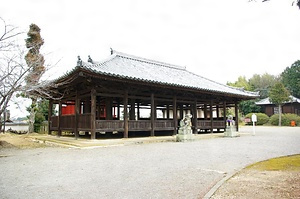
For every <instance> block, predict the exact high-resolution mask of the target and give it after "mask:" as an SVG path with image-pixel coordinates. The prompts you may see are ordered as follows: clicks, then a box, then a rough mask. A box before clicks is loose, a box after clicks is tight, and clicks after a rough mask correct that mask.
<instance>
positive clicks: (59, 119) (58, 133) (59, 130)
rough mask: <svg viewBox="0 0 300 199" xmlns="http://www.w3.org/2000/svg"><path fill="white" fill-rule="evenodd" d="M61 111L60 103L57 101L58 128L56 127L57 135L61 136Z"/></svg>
mask: <svg viewBox="0 0 300 199" xmlns="http://www.w3.org/2000/svg"><path fill="white" fill-rule="evenodd" d="M61 113H62V103H61V101H59V103H58V121H57V122H58V128H57V136H58V137H60V136H61V128H60V126H61V125H60V123H61Z"/></svg>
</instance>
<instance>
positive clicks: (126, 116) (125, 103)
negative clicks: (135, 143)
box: [123, 91, 128, 138]
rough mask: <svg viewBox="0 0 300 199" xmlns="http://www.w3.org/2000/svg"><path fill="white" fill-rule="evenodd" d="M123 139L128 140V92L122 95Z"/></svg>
mask: <svg viewBox="0 0 300 199" xmlns="http://www.w3.org/2000/svg"><path fill="white" fill-rule="evenodd" d="M123 137H124V138H128V91H126V92H125V95H124V136H123Z"/></svg>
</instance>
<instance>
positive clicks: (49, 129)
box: [48, 100, 53, 135]
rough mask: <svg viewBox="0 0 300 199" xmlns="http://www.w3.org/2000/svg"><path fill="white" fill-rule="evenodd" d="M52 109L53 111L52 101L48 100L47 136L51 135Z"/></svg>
mask: <svg viewBox="0 0 300 199" xmlns="http://www.w3.org/2000/svg"><path fill="white" fill-rule="evenodd" d="M52 109H53V100H49V107H48V134H49V135H51V123H52V121H51V117H52Z"/></svg>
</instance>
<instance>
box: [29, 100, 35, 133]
mask: <svg viewBox="0 0 300 199" xmlns="http://www.w3.org/2000/svg"><path fill="white" fill-rule="evenodd" d="M36 106H37V97H35V96H34V97H31V106H30V115H29V127H28V133H33V132H34V121H35V114H36Z"/></svg>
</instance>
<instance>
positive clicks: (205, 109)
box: [203, 103, 207, 120]
mask: <svg viewBox="0 0 300 199" xmlns="http://www.w3.org/2000/svg"><path fill="white" fill-rule="evenodd" d="M203 112H204V120H207V104H206V103H204V110H203Z"/></svg>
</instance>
